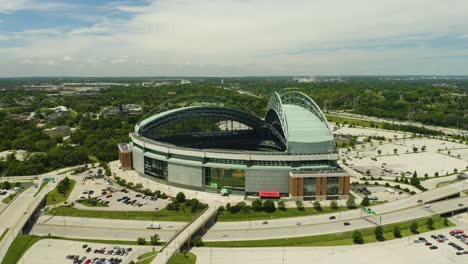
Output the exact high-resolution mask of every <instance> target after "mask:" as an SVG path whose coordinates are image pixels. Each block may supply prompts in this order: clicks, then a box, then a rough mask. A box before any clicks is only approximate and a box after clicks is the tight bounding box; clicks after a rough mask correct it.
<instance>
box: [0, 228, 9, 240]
mask: <svg viewBox="0 0 468 264" xmlns="http://www.w3.org/2000/svg"><path fill="white" fill-rule="evenodd" d="M8 230H10V228H7V229H5V231H3V233H2V235H1V236H0V241H2V239H3V238H4V237H5V235H6V234H7V233H8Z"/></svg>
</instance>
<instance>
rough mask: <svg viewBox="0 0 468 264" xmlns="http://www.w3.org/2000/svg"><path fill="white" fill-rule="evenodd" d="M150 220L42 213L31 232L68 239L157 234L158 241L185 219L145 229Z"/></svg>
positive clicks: (118, 237)
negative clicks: (157, 227) (156, 227)
mask: <svg viewBox="0 0 468 264" xmlns="http://www.w3.org/2000/svg"><path fill="white" fill-rule="evenodd" d="M150 223H153V222H152V221H133V220H111V219H98V218H79V217H62V216H55V217H53V216H49V215H46V216H41V217H40V218H39V219H38V221H37V222H36V224H35V225H34V227H33V229H32V230H31V234H34V235H47V234H49V233H50V234H51V235H55V236H62V237H71V238H88V239H110V240H136V239H137V238H138V237H146V238H149V237H150V236H151V235H154V234H158V235H159V237H160V238H161V240H163V241H167V240H169V239H170V238H171V237H172V236H173V235H174V234H175V233H176V232H177V231H178V230H180V229H181V228H182V227H183V226H184V225H185V224H187V223H184V222H164V221H158V223H159V224H161V229H146V228H145V227H146V226H147V225H148V224H150Z"/></svg>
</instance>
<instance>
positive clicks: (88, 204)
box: [76, 199, 107, 207]
mask: <svg viewBox="0 0 468 264" xmlns="http://www.w3.org/2000/svg"><path fill="white" fill-rule="evenodd" d="M76 202H77V203H79V204H81V205H84V206H86V207H107V205H105V204H104V203H102V202H96V204H94V203H92V202H91V201H90V200H88V199H80V200H77V201H76Z"/></svg>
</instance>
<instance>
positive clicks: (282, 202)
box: [278, 200, 286, 211]
mask: <svg viewBox="0 0 468 264" xmlns="http://www.w3.org/2000/svg"><path fill="white" fill-rule="evenodd" d="M278 209H280V210H281V211H286V205H285V204H284V201H283V200H280V201H279V202H278Z"/></svg>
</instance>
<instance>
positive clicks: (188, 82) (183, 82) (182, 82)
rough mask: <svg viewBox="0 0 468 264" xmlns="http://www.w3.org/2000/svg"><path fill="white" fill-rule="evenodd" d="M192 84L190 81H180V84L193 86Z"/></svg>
mask: <svg viewBox="0 0 468 264" xmlns="http://www.w3.org/2000/svg"><path fill="white" fill-rule="evenodd" d="M191 83H192V82H191V81H189V80H180V84H191Z"/></svg>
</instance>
